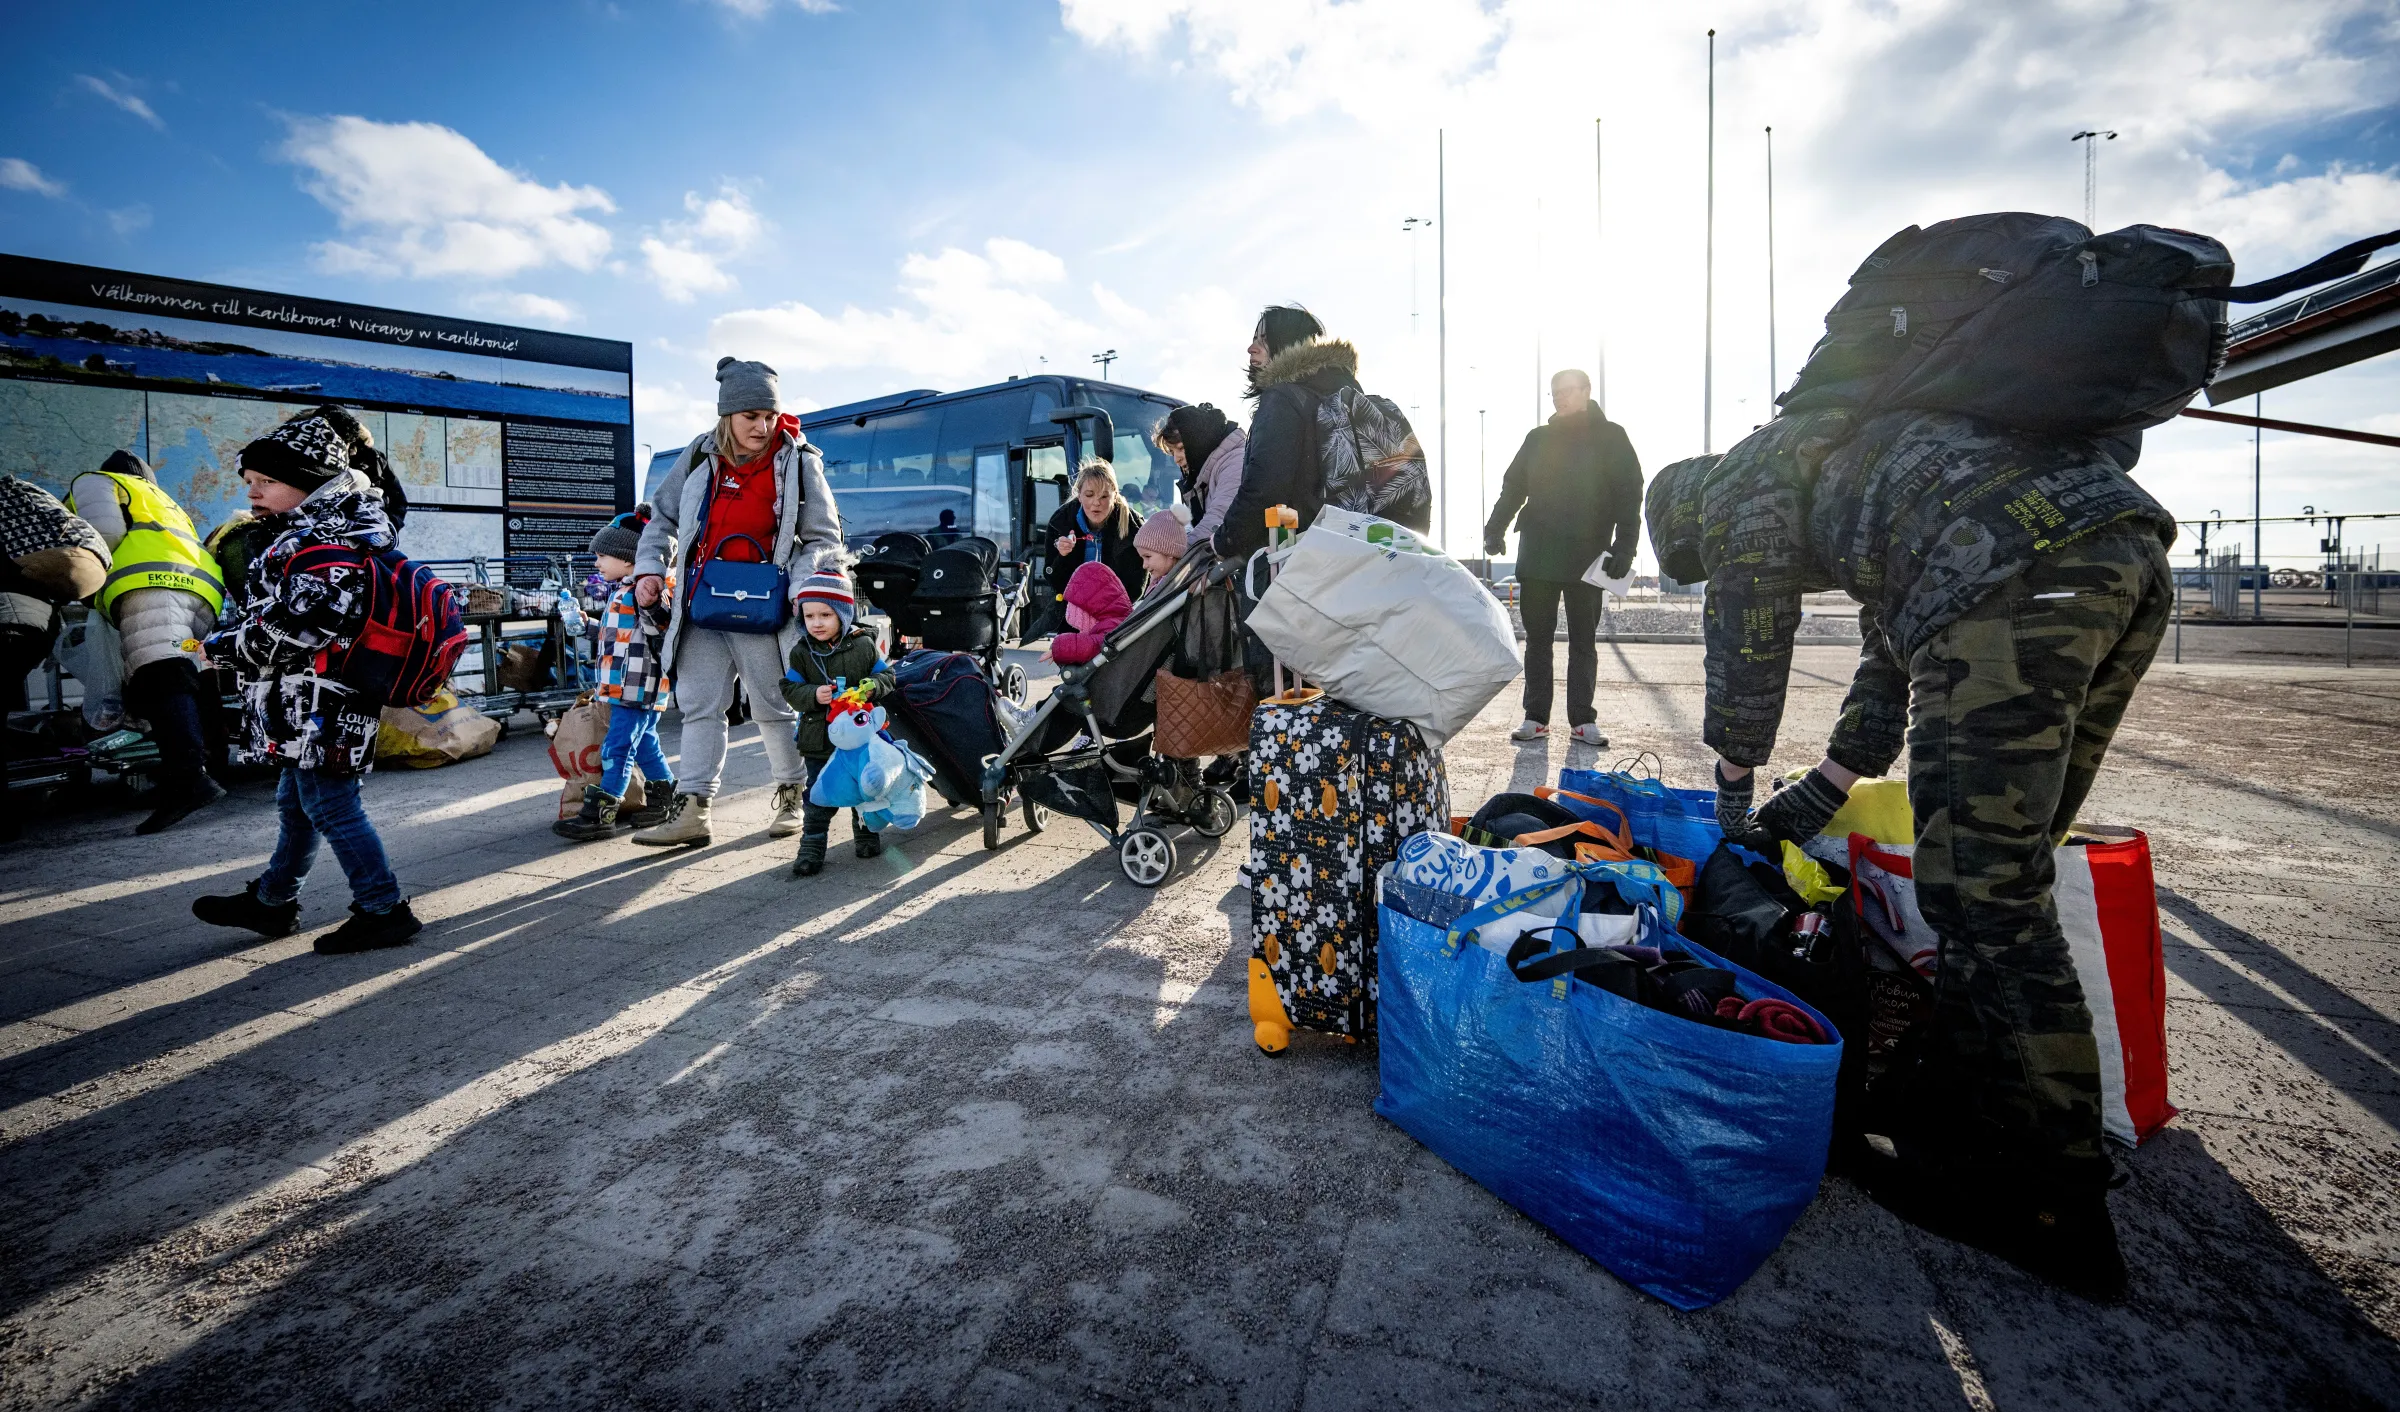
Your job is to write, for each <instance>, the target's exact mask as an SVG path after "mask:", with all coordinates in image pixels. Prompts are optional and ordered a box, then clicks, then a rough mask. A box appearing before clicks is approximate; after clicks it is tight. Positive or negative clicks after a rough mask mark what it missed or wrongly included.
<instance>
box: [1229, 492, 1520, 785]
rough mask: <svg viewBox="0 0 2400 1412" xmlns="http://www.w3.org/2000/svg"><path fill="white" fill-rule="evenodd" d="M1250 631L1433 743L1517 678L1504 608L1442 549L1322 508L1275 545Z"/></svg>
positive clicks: (1286, 661) (1330, 690)
mask: <svg viewBox="0 0 2400 1412" xmlns="http://www.w3.org/2000/svg"><path fill="white" fill-rule="evenodd" d="M1277 553H1278V554H1281V555H1283V556H1284V557H1283V558H1282V560H1281V562H1280V563H1279V564H1278V565H1277V567H1276V571H1275V582H1274V583H1273V584H1272V585H1270V586H1269V587H1268V589H1267V591H1266V592H1265V593H1263V594H1261V595H1260V596H1259V600H1258V606H1257V607H1256V608H1254V609H1253V610H1252V611H1251V614H1250V630H1251V631H1252V632H1255V633H1257V634H1258V638H1259V641H1261V642H1263V643H1265V644H1266V646H1267V650H1268V651H1270V652H1272V653H1274V654H1275V658H1276V660H1277V661H1279V662H1281V663H1282V664H1283V665H1285V666H1287V667H1290V668H1293V669H1294V670H1296V671H1298V672H1299V673H1300V674H1301V675H1302V676H1304V677H1306V678H1307V679H1308V680H1309V681H1311V682H1314V683H1316V684H1317V685H1319V686H1321V687H1323V688H1324V689H1325V694H1326V695H1328V696H1331V697H1333V698H1334V699H1335V700H1337V701H1340V702H1342V703H1344V704H1345V705H1348V706H1350V707H1352V708H1354V709H1356V710H1360V711H1365V712H1367V713H1369V714H1370V715H1376V716H1382V717H1385V718H1386V719H1389V720H1398V721H1408V722H1410V723H1412V724H1414V725H1415V726H1416V727H1417V729H1418V730H1419V731H1420V732H1422V733H1423V735H1424V737H1425V743H1426V744H1428V745H1432V746H1436V747H1438V746H1440V745H1441V744H1442V743H1443V742H1444V741H1446V740H1448V739H1449V738H1450V737H1451V736H1453V735H1456V734H1457V733H1458V732H1459V731H1460V730H1461V729H1462V728H1464V727H1465V726H1466V724H1467V722H1469V721H1471V720H1473V719H1475V716H1476V713H1478V712H1480V711H1481V710H1483V708H1484V707H1485V706H1486V705H1488V704H1490V702H1491V700H1492V698H1493V697H1495V696H1497V695H1499V694H1500V692H1501V691H1502V690H1504V689H1505V688H1506V687H1507V686H1508V684H1509V683H1510V682H1511V681H1514V680H1515V679H1516V676H1517V673H1518V672H1519V671H1521V670H1523V666H1524V664H1523V662H1522V661H1521V660H1520V659H1519V658H1518V656H1517V640H1516V630H1515V628H1514V627H1512V626H1511V625H1510V623H1509V620H1508V610H1507V609H1505V608H1503V607H1501V606H1500V601H1499V600H1498V599H1496V598H1494V597H1493V596H1492V594H1491V591H1490V590H1488V589H1486V588H1485V587H1484V586H1483V584H1482V583H1480V582H1479V581H1477V579H1476V578H1475V576H1474V575H1473V574H1470V573H1468V572H1467V570H1466V568H1465V567H1464V566H1463V565H1461V564H1460V563H1459V562H1458V561H1457V560H1455V559H1453V558H1451V557H1450V556H1449V555H1447V554H1444V553H1442V552H1441V551H1439V550H1437V549H1435V548H1433V547H1432V546H1431V545H1429V544H1427V543H1425V541H1424V540H1422V539H1421V538H1419V537H1418V536H1417V535H1416V534H1414V533H1412V532H1411V531H1410V530H1408V529H1407V528H1405V527H1404V526H1401V525H1396V524H1393V523H1392V522H1391V521H1389V520H1384V519H1378V518H1376V517H1375V516H1373V515H1366V514H1360V513H1359V512H1357V511H1353V510H1341V509H1336V508H1334V507H1333V506H1330V505H1329V506H1327V507H1325V509H1323V510H1322V511H1320V512H1319V513H1318V515H1317V519H1316V522H1315V523H1314V524H1312V525H1310V526H1309V527H1308V529H1307V531H1306V532H1305V533H1303V534H1302V535H1301V536H1300V538H1299V539H1298V541H1296V542H1295V543H1294V544H1293V545H1291V546H1290V547H1289V548H1288V549H1286V550H1280V551H1277Z"/></svg>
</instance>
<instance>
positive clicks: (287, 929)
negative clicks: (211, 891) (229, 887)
mask: <svg viewBox="0 0 2400 1412" xmlns="http://www.w3.org/2000/svg"><path fill="white" fill-rule="evenodd" d="M192 915H193V916H195V917H198V918H199V919H200V920H201V921H203V922H206V923H208V924H209V925H210V926H212V927H240V928H241V929H242V930H244V931H253V932H257V933H258V934H259V935H260V936H290V935H291V934H292V932H293V931H294V930H295V929H296V928H298V927H299V925H300V900H299V899H298V898H294V899H292V900H291V901H289V902H261V901H259V900H258V884H257V883H255V882H253V883H251V884H250V885H249V886H247V887H245V888H243V889H242V890H241V891H240V892H237V893H234V894H233V895H231V896H229V897H195V898H193V899H192Z"/></svg>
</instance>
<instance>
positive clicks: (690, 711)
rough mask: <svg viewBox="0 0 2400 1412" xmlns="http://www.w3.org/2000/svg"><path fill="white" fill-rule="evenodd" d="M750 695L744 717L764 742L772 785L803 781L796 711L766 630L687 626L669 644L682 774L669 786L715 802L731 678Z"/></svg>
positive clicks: (779, 658) (805, 767) (780, 661)
mask: <svg viewBox="0 0 2400 1412" xmlns="http://www.w3.org/2000/svg"><path fill="white" fill-rule="evenodd" d="M736 672H739V673H741V681H742V690H743V691H744V693H746V694H747V695H748V696H749V698H750V716H751V719H752V720H754V721H756V722H757V723H758V736H759V739H761V740H763V741H765V742H766V746H767V764H768V765H769V766H771V767H772V768H773V769H774V771H775V783H777V784H803V783H806V782H807V780H808V762H806V761H804V760H802V759H801V758H800V747H799V745H797V744H796V743H794V741H793V739H792V729H793V726H794V724H795V723H796V722H797V721H798V719H799V713H797V712H795V711H794V710H792V708H791V703H789V702H787V701H785V700H784V699H783V654H782V652H781V651H780V650H778V648H777V647H776V640H775V638H774V636H773V635H771V634H768V633H741V632H710V631H709V630H708V629H706V628H695V627H693V626H691V625H690V624H688V623H687V624H685V625H684V629H683V633H682V636H681V637H680V638H679V639H678V640H677V642H676V645H675V705H676V707H677V709H679V710H681V711H682V712H683V758H682V759H680V760H678V761H677V762H676V768H677V769H678V770H680V771H681V772H682V777H681V778H680V779H678V780H676V781H675V788H676V789H678V790H680V791H682V792H683V793H685V794H696V795H699V796H700V797H701V798H702V799H714V798H716V795H717V781H718V780H719V779H721V778H722V777H723V776H724V774H725V735H726V729H725V713H726V712H727V711H728V710H731V709H732V707H733V681H734V673H736Z"/></svg>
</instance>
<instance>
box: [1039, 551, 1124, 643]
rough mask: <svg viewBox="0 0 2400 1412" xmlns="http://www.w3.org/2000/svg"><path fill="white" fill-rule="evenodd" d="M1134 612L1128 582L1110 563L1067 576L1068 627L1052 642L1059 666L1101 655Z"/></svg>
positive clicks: (1089, 565) (1085, 567)
mask: <svg viewBox="0 0 2400 1412" xmlns="http://www.w3.org/2000/svg"><path fill="white" fill-rule="evenodd" d="M1132 613H1133V600H1132V599H1131V598H1128V597H1126V596H1125V583H1124V580H1122V579H1120V578H1118V577H1117V571H1116V570H1114V569H1112V568H1110V567H1109V566H1108V565H1106V564H1084V565H1081V566H1079V567H1078V568H1077V569H1076V570H1075V572H1074V573H1072V574H1070V575H1068V576H1067V625H1068V626H1069V627H1071V628H1073V629H1074V631H1073V632H1062V633H1060V634H1059V635H1058V636H1056V637H1054V638H1052V639H1050V655H1051V657H1052V658H1053V659H1055V660H1056V661H1057V662H1058V663H1059V665H1061V666H1066V667H1076V666H1081V665H1082V664H1084V663H1086V662H1089V661H1091V660H1092V659H1093V658H1094V657H1097V656H1099V655H1100V644H1101V642H1102V641H1103V640H1104V639H1106V638H1107V636H1108V635H1109V634H1110V633H1111V632H1114V631H1115V630H1116V627H1117V624H1119V623H1121V622H1124V621H1125V619H1126V618H1128V617H1129V616H1131V615H1132Z"/></svg>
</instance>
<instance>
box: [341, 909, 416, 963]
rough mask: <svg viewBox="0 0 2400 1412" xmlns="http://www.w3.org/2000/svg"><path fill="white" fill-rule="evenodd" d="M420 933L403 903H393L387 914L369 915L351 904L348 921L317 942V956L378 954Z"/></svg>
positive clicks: (376, 913)
mask: <svg viewBox="0 0 2400 1412" xmlns="http://www.w3.org/2000/svg"><path fill="white" fill-rule="evenodd" d="M423 930H425V924H424V923H423V922H420V921H418V920H417V914H416V913H414V912H411V911H410V910H408V904H407V903H406V902H395V903H393V904H392V906H391V910H390V911H388V912H369V911H367V910H365V909H364V908H362V907H360V906H359V905H358V904H357V903H355V902H353V903H351V904H350V920H349V921H347V922H344V923H342V924H341V925H340V926H338V927H335V928H334V929H333V930H332V931H329V932H327V933H325V935H323V936H321V937H318V938H317V954H318V955H319V956H348V955H350V954H351V953H353V952H358V951H379V950H381V949H382V948H384V947H387V946H399V945H401V944H403V943H405V942H406V941H407V940H408V939H409V938H410V937H412V936H415V935H416V934H417V933H418V932H421V931H423Z"/></svg>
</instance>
